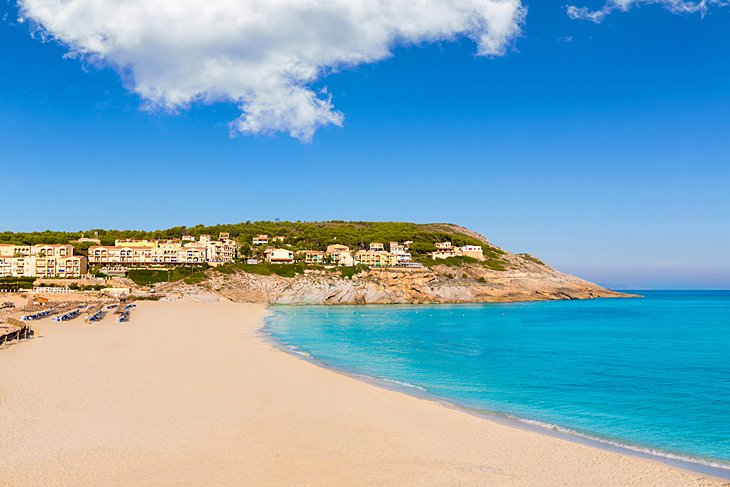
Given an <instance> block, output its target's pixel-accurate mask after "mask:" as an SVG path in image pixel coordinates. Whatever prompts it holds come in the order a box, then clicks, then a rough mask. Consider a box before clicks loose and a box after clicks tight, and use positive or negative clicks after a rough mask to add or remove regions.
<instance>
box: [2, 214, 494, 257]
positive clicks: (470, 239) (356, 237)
mask: <svg viewBox="0 0 730 487" xmlns="http://www.w3.org/2000/svg"><path fill="white" fill-rule="evenodd" d="M220 232H227V233H230V234H231V238H233V239H235V240H238V241H239V242H240V243H241V244H243V249H242V250H243V253H244V254H246V253H247V250H248V249H247V246H249V245H250V243H251V239H252V238H253V237H255V236H256V235H259V234H267V235H269V236H271V237H273V236H283V237H285V241H284V244H286V245H288V246H290V247H291V248H292V249H293V250H325V249H326V248H327V245H329V244H332V243H338V244H343V245H347V246H349V247H350V248H352V249H353V250H357V249H365V248H367V246H368V244H369V243H370V242H383V243H385V244H387V243H388V242H391V241H400V242H403V241H405V240H412V241H413V242H414V243H413V245H412V246H411V252H412V253H413V254H414V255H425V254H427V253H428V252H432V251H433V250H434V246H433V244H434V242H438V241H442V240H451V241H452V242H453V243H454V245H457V246H461V245H468V244H475V245H482V246H483V247H484V250H485V255H487V254H488V253H491V254H492V257H494V258H498V256H499V252H500V249H498V248H496V247H493V246H491V244H489V242H487V240H486V239H484V238H483V237H481V236H478V235H477V234H474V233H473V232H470V231H468V230H466V229H461V228H460V227H457V226H455V225H449V224H442V223H428V224H417V223H404V222H345V221H327V222H267V221H262V222H244V223H234V224H225V225H212V226H204V225H196V226H193V227H185V226H182V227H173V228H168V229H166V230H154V231H145V230H104V229H89V230H86V231H83V232H81V231H79V232H56V231H50V230H47V231H44V232H29V233H14V232H1V233H0V243H13V244H17V245H35V244H41V243H47V244H60V243H69V242H71V241H72V240H76V239H78V238H79V237H81V236H82V235H84V236H86V237H94V236H98V238H99V239H100V240H101V243H102V244H103V245H114V240H116V239H179V238H181V237H182V236H183V235H192V236H194V237H196V238H197V237H200V235H204V234H210V235H214V236H216V235H218V233H220ZM74 246H75V248H76V252H77V253H79V254H81V255H84V254H85V253H86V250H87V249H88V247H89V246H90V244H89V243H82V244H74Z"/></svg>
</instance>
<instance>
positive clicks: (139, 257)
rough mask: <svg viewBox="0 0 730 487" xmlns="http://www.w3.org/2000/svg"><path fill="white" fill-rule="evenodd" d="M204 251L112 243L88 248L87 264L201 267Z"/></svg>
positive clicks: (177, 246) (131, 242)
mask: <svg viewBox="0 0 730 487" xmlns="http://www.w3.org/2000/svg"><path fill="white" fill-rule="evenodd" d="M205 261H206V250H205V248H198V247H192V248H188V247H183V245H182V243H181V242H179V241H176V240H168V241H158V240H116V241H115V242H114V245H113V246H103V245H95V246H92V247H89V263H90V264H92V265H113V266H126V267H138V266H147V265H181V264H202V263H204V262H205Z"/></svg>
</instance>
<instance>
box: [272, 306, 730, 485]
mask: <svg viewBox="0 0 730 487" xmlns="http://www.w3.org/2000/svg"><path fill="white" fill-rule="evenodd" d="M597 299H603V298H597ZM605 299H610V298H605ZM468 304H485V303H468ZM375 306H378V305H375ZM386 306H387V305H386ZM416 306H417V305H416ZM267 308H268V307H267ZM268 316H269V315H266V316H265V317H264V321H266V319H267V318H268ZM267 326H268V324H267V323H266V322H265V323H264V325H263V326H262V327H261V328H260V329H259V332H258V333H259V336H260V337H261V339H262V340H263V341H264V342H265V343H267V344H269V345H271V346H273V347H275V348H277V349H278V350H280V351H282V352H283V353H286V354H288V355H291V356H292V357H294V358H296V359H298V360H302V361H305V362H307V363H310V364H312V365H315V366H317V367H320V368H322V369H324V370H327V371H330V372H334V373H336V374H338V375H342V376H345V377H347V378H350V379H354V380H357V381H360V382H364V383H366V384H369V385H373V386H375V387H380V388H383V389H386V390H389V391H393V392H397V393H400V394H404V395H407V396H410V397H413V398H415V399H418V400H423V401H429V402H434V403H438V404H440V405H442V406H444V407H446V408H450V409H453V410H455V411H458V412H460V413H463V414H468V415H470V416H474V417H477V418H479V419H481V420H486V421H490V422H494V423H497V424H501V425H505V426H507V427H510V428H517V429H520V430H523V431H530V432H534V433H538V434H541V435H545V436H548V437H551V438H558V439H562V440H567V441H571V442H573V443H576V444H579V445H585V446H590V447H594V448H599V449H601V450H604V451H607V452H611V453H619V454H623V455H630V456H632V457H635V458H640V459H644V460H649V461H652V462H658V463H661V464H664V465H668V466H671V467H674V468H679V469H682V470H687V471H690V472H694V473H698V474H703V475H710V476H712V477H715V478H717V479H722V480H730V465H728V466H725V465H722V464H718V463H714V462H710V461H706V462H705V461H703V460H702V459H699V458H694V457H692V456H690V455H686V456H683V455H680V454H673V453H669V452H661V451H657V450H652V449H651V448H648V447H643V446H641V445H630V444H625V443H621V442H619V441H617V440H610V439H604V438H600V437H598V436H592V435H589V434H587V433H581V432H578V431H574V430H570V429H568V428H564V427H562V426H558V425H553V424H548V423H544V422H542V421H538V420H533V419H530V418H522V417H519V416H514V415H510V414H507V413H500V412H498V411H491V410H486V409H477V408H472V407H469V406H465V405H462V404H459V403H456V402H453V401H450V400H448V399H445V398H443V397H440V396H437V395H435V394H432V393H430V392H428V389H426V388H424V387H421V386H418V385H415V384H410V383H406V382H401V381H396V380H392V379H388V378H385V377H374V376H370V375H366V374H359V373H357V372H353V371H351V370H348V369H346V368H342V367H338V366H336V365H332V364H328V363H327V362H324V361H323V360H320V359H318V358H316V357H313V356H312V355H311V354H309V353H308V352H305V351H303V350H300V349H299V348H297V347H295V346H290V345H285V344H283V343H281V342H279V341H278V340H276V338H274V336H273V335H271V333H270V332H269V331H268V330H267V329H266V328H267Z"/></svg>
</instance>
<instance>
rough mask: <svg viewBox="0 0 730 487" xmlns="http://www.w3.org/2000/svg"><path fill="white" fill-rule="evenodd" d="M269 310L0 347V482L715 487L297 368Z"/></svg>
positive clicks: (225, 308) (242, 308)
mask: <svg viewBox="0 0 730 487" xmlns="http://www.w3.org/2000/svg"><path fill="white" fill-rule="evenodd" d="M266 312H267V311H266V309H265V307H263V306H260V305H243V304H234V303H228V302H220V303H194V302H174V303H164V302H144V303H140V304H139V306H138V309H137V310H135V311H134V312H133V315H132V320H131V321H130V322H129V323H128V324H124V325H117V324H114V323H113V319H112V317H111V316H107V317H106V319H105V320H104V321H103V322H101V323H100V324H97V325H84V324H83V323H82V321H81V320H75V321H74V322H69V323H63V324H51V323H50V321H49V320H44V321H43V322H40V323H39V324H38V329H39V331H40V337H39V338H36V339H33V340H30V341H26V342H22V343H15V344H12V345H9V346H7V347H4V348H2V349H0V485H2V486H3V487H6V486H8V487H9V486H12V487H23V486H99V485H104V486H110V485H112V486H114V485H119V486H122V485H123V486H149V485H155V486H200V485H216V486H241V485H256V486H262V485H317V486H326V485H333V486H334V485H337V486H341V485H429V486H430V485H490V486H557V485H591V486H659V485H661V486H710V485H730V483H727V482H723V481H721V480H719V479H713V478H709V477H703V476H702V475H700V474H697V473H694V472H689V471H684V470H681V469H677V468H673V467H670V466H667V465H664V464H662V463H659V462H654V461H651V460H645V459H641V458H636V457H633V456H628V455H622V454H619V453H614V452H610V451H606V450H602V449H598V448H594V447H592V446H588V445H582V444H578V443H574V442H571V441H566V440H562V439H559V438H554V437H551V436H548V435H543V434H539V433H536V432H532V431H527V430H522V429H518V428H513V427H510V426H508V425H503V424H500V423H497V422H493V421H489V420H485V419H482V418H478V417H475V416H472V415H470V414H466V413H464V412H461V411H458V410H455V409H453V408H449V407H446V406H444V405H442V404H440V403H438V402H434V401H429V400H423V399H418V398H414V397H411V396H408V395H405V394H402V393H399V392H396V391H390V390H386V389H382V388H379V387H377V386H375V385H372V384H368V383H365V382H362V381H358V380H356V379H354V378H351V377H348V376H346V375H343V374H338V373H336V372H333V371H329V370H326V369H323V368H320V367H318V366H316V365H314V364H312V363H309V362H306V361H303V360H299V359H297V358H296V357H294V356H291V355H289V354H287V353H284V352H282V351H280V350H278V349H277V348H275V347H273V346H272V345H271V344H269V343H267V342H266V341H264V340H263V339H262V338H261V337H260V336H259V334H258V333H257V331H258V330H259V328H260V327H261V325H262V320H263V318H264V316H265V314H266Z"/></svg>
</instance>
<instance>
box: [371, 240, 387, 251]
mask: <svg viewBox="0 0 730 487" xmlns="http://www.w3.org/2000/svg"><path fill="white" fill-rule="evenodd" d="M370 252H385V245H383V244H382V243H381V242H370Z"/></svg>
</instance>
